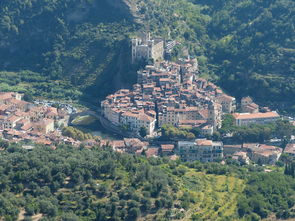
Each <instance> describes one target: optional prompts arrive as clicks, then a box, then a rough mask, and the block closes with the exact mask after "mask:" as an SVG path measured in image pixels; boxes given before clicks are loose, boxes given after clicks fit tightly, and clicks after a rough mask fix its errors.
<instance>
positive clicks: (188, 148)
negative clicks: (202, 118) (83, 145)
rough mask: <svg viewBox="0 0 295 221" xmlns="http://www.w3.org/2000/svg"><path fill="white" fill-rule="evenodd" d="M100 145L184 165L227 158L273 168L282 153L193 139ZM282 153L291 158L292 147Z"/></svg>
mask: <svg viewBox="0 0 295 221" xmlns="http://www.w3.org/2000/svg"><path fill="white" fill-rule="evenodd" d="M100 145H106V146H111V147H112V148H113V150H114V151H116V152H120V153H132V154H136V155H146V156H147V157H158V156H161V157H169V158H170V159H172V160H175V159H178V158H180V159H181V160H183V161H186V162H193V161H196V160H197V161H200V162H214V161H222V160H224V159H228V158H231V159H233V160H236V161H238V162H240V163H241V164H249V163H250V162H254V163H257V164H275V163H276V162H277V161H278V159H279V158H280V156H281V154H282V152H283V149H282V148H280V147H277V146H272V145H266V144H259V143H244V144H238V145H224V144H223V143H222V142H219V141H212V140H207V139H196V140H191V141H176V142H173V143H167V144H165V143H162V144H159V145H157V146H153V145H150V144H149V143H148V142H143V141H140V140H139V139H138V138H124V139H123V140H115V141H100ZM284 153H287V154H289V155H290V156H295V143H290V144H288V145H287V147H286V149H285V150H284Z"/></svg>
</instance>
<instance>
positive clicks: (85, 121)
mask: <svg viewBox="0 0 295 221" xmlns="http://www.w3.org/2000/svg"><path fill="white" fill-rule="evenodd" d="M95 122H97V119H96V118H95V117H93V116H91V115H84V116H79V117H76V118H75V119H74V120H73V121H72V122H71V124H73V125H75V126H89V125H92V124H93V123H95Z"/></svg>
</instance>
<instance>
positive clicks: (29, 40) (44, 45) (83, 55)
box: [0, 0, 295, 111]
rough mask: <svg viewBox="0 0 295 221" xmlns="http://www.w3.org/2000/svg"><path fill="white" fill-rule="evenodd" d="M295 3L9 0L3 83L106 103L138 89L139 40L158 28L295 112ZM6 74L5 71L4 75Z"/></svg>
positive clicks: (207, 68)
mask: <svg viewBox="0 0 295 221" xmlns="http://www.w3.org/2000/svg"><path fill="white" fill-rule="evenodd" d="M294 4H295V3H294V1H292V0H271V1H259V0H242V1H239V2H237V1H234V0H218V1H213V0H209V1H207V0H206V1H205V0H177V1H174V0H147V1H141V0H133V1H127V0H120V1H106V0H102V1H101V0H100V1H98V0H67V1H33V0H27V1H20V0H10V1H8V0H4V1H1V7H0V37H1V42H0V79H1V82H0V89H1V90H17V91H24V92H26V93H28V94H31V95H33V96H41V97H49V98H57V99H65V98H67V99H69V98H70V99H73V100H78V99H81V98H82V99H83V100H84V101H90V102H93V103H95V102H97V100H98V99H99V98H103V97H104V96H105V95H106V94H108V93H110V92H112V91H114V90H116V89H118V88H120V87H128V86H130V85H131V84H132V83H133V82H134V81H135V73H136V72H135V71H136V69H137V68H138V67H134V66H132V65H131V64H130V42H129V38H130V37H131V36H134V35H136V33H138V32H139V31H142V30H150V31H151V32H153V33H154V34H155V35H160V36H163V37H164V38H165V39H175V40H177V41H179V42H180V43H181V45H180V46H178V47H176V48H175V51H174V54H173V57H172V59H175V58H176V57H177V56H183V55H187V54H188V53H189V54H191V55H193V56H196V57H198V60H199V63H200V67H201V72H202V75H203V76H205V77H209V78H211V79H212V80H213V81H215V82H217V83H218V84H220V85H221V86H222V87H223V88H224V89H226V91H228V92H230V93H231V94H232V95H234V96H236V97H238V98H240V97H242V96H245V95H251V96H253V97H254V98H255V99H256V100H257V101H259V102H260V103H262V104H266V105H270V106H274V107H280V108H281V109H284V110H288V111H294V109H295V106H294V105H295V104H294V99H292V98H293V96H294V94H295V86H294V85H295V79H294V50H295V48H294V45H295V44H294V39H295V34H294V23H295V21H294V10H295V5H294ZM1 71H2V72H1Z"/></svg>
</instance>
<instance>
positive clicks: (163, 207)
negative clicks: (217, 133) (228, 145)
mask: <svg viewBox="0 0 295 221" xmlns="http://www.w3.org/2000/svg"><path fill="white" fill-rule="evenodd" d="M0 171H1V179H0V203H1V208H0V217H1V218H3V220H16V219H17V217H18V216H19V214H20V212H21V211H24V215H25V216H26V217H27V219H29V218H30V217H31V216H34V215H38V216H43V218H42V220H48V219H49V220H53V219H54V220H68V219H65V217H68V218H69V217H71V220H136V219H137V218H141V219H143V220H178V219H183V220H188V219H192V220H259V219H260V218H264V217H267V216H268V215H271V214H272V213H276V215H277V217H281V218H290V217H294V214H293V212H292V211H291V208H292V207H293V205H294V193H295V192H294V190H295V185H294V184H295V179H294V178H292V177H291V176H288V175H284V174H283V173H278V172H272V173H268V174H265V173H263V172H259V171H261V167H259V166H257V167H253V166H243V167H237V166H234V165H221V164H218V163H206V164H202V163H200V162H193V163H185V164H183V163H181V162H180V161H169V160H167V159H165V158H150V159H147V158H145V157H143V156H133V155H128V154H120V153H115V152H113V151H112V150H111V148H108V147H95V148H92V149H91V150H89V149H84V148H73V147H70V146H65V145H60V146H58V147H57V149H56V150H53V149H51V148H48V147H44V146H36V148H35V149H33V150H31V151H27V150H24V149H21V148H19V144H10V145H9V146H8V147H7V148H6V150H2V151H1V154H0ZM255 217H256V219H254V218H255Z"/></svg>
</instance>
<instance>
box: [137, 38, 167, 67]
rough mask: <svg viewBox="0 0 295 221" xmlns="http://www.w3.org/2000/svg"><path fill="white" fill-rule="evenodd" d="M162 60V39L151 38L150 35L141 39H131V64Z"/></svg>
mask: <svg viewBox="0 0 295 221" xmlns="http://www.w3.org/2000/svg"><path fill="white" fill-rule="evenodd" d="M150 59H153V60H154V61H156V60H162V59H164V41H163V39H162V38H151V36H150V33H149V34H147V35H146V36H143V37H141V38H133V39H132V63H136V62H137V61H140V60H146V61H147V60H150Z"/></svg>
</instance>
